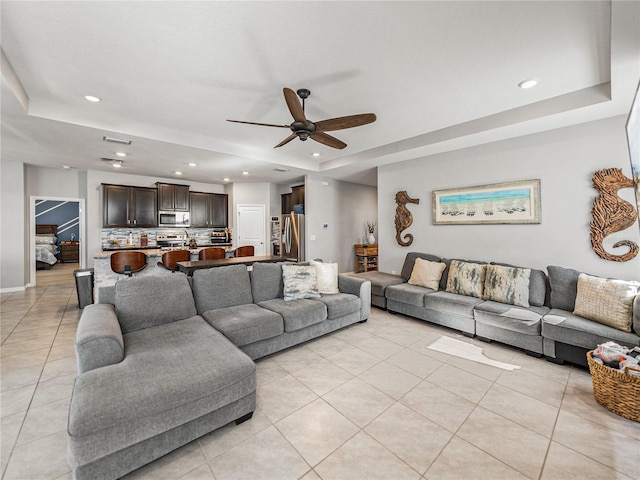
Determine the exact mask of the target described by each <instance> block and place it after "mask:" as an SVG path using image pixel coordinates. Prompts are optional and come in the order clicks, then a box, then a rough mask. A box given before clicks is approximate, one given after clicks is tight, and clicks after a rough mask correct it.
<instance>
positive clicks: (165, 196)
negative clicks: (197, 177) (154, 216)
mask: <svg viewBox="0 0 640 480" xmlns="http://www.w3.org/2000/svg"><path fill="white" fill-rule="evenodd" d="M156 186H157V187H158V207H159V208H158V209H159V210H161V211H173V212H188V211H189V185H175V184H173V183H159V182H158V183H156Z"/></svg>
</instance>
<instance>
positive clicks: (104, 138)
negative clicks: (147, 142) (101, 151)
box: [102, 135, 131, 145]
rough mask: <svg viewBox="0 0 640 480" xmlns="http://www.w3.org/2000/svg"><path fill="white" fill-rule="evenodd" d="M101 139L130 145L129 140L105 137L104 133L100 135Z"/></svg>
mask: <svg viewBox="0 0 640 480" xmlns="http://www.w3.org/2000/svg"><path fill="white" fill-rule="evenodd" d="M102 140H104V141H105V142H111V143H119V144H121V145H131V140H122V139H120V138H113V137H107V136H106V135H105V136H104V137H102Z"/></svg>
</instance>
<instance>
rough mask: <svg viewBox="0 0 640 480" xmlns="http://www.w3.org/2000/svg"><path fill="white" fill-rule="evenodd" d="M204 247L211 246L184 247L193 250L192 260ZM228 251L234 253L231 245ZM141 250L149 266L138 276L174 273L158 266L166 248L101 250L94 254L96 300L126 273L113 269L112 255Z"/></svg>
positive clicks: (195, 258)
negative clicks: (117, 252)
mask: <svg viewBox="0 0 640 480" xmlns="http://www.w3.org/2000/svg"><path fill="white" fill-rule="evenodd" d="M204 248H209V247H208V246H207V247H204V246H201V247H198V248H194V249H184V250H189V251H190V252H191V260H192V261H195V260H198V254H199V252H200V250H202V249H204ZM223 248H224V249H225V251H226V252H227V255H232V253H233V248H232V247H231V246H226V247H223ZM122 250H126V251H134V252H135V251H139V252H142V253H144V254H145V255H146V256H147V266H146V267H145V268H144V270H141V271H140V272H137V273H135V274H134V275H135V276H136V277H146V276H153V275H155V276H159V275H172V274H173V272H171V271H169V270H167V269H165V268H164V267H161V266H158V262H160V261H161V260H162V254H163V253H166V252H167V251H169V249H166V248H121V249H118V250H103V251H100V252H96V253H95V254H94V256H93V278H94V289H95V297H96V301H97V302H99V301H100V291H101V289H103V288H104V287H112V286H113V285H115V284H116V282H117V281H118V280H119V279H120V278H123V277H124V276H125V275H124V274H120V273H116V272H114V271H113V270H111V255H113V254H114V253H115V252H116V251H122ZM173 250H183V249H182V248H174V249H173Z"/></svg>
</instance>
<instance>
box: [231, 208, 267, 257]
mask: <svg viewBox="0 0 640 480" xmlns="http://www.w3.org/2000/svg"><path fill="white" fill-rule="evenodd" d="M236 211H237V214H236V217H237V222H236V225H237V227H236V239H235V242H236V247H241V246H243V245H253V248H254V252H255V255H265V254H266V252H265V247H264V245H265V239H266V218H265V206H264V205H238V206H237V207H236Z"/></svg>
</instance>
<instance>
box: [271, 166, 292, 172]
mask: <svg viewBox="0 0 640 480" xmlns="http://www.w3.org/2000/svg"><path fill="white" fill-rule="evenodd" d="M273 171H274V172H288V171H289V169H288V168H282V167H278V168H274V169H273Z"/></svg>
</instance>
